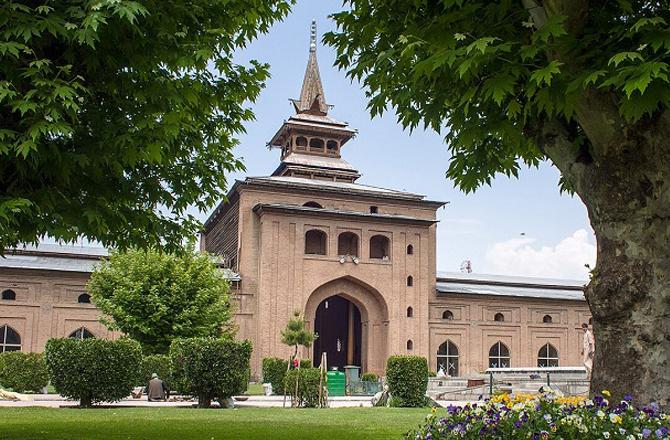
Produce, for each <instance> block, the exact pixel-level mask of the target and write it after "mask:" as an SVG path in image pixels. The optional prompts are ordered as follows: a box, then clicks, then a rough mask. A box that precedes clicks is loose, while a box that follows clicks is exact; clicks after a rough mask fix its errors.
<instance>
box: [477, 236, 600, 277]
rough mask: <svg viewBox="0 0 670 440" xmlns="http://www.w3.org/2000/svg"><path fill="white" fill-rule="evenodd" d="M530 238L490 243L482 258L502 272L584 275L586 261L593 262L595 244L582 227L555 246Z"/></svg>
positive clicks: (593, 264) (494, 269)
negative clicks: (540, 244) (545, 244)
mask: <svg viewBox="0 0 670 440" xmlns="http://www.w3.org/2000/svg"><path fill="white" fill-rule="evenodd" d="M535 242H536V240H535V239H534V238H513V239H511V240H506V241H502V242H499V243H496V244H494V245H493V246H491V247H490V248H489V249H488V250H487V252H486V260H487V262H488V264H489V267H491V269H492V270H491V271H492V272H494V273H497V274H502V275H521V276H537V277H547V278H571V279H579V280H586V279H588V269H587V268H586V267H584V265H585V264H588V265H589V266H591V268H593V267H594V266H595V262H596V246H595V244H593V243H591V242H589V233H588V232H587V231H586V230H585V229H579V230H577V231H575V233H574V234H572V235H571V236H570V237H566V238H564V239H563V240H561V241H560V242H559V243H558V244H556V246H541V247H539V246H533V243H535Z"/></svg>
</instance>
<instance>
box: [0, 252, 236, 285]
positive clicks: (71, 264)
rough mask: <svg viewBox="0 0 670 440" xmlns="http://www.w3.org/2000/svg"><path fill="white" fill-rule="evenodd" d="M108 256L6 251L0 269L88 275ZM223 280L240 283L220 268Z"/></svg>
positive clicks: (93, 253) (0, 258) (234, 275)
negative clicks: (223, 276)
mask: <svg viewBox="0 0 670 440" xmlns="http://www.w3.org/2000/svg"><path fill="white" fill-rule="evenodd" d="M107 256H109V252H108V250H107V249H105V248H103V247H93V246H77V245H60V244H40V245H39V246H25V247H21V248H17V249H10V250H7V251H6V252H5V256H4V257H0V269H2V268H6V269H32V270H49V271H59V272H79V273H91V272H93V268H94V266H95V265H96V264H97V263H98V262H100V260H101V259H103V258H105V257H107ZM222 270H223V272H224V275H225V277H226V279H228V280H230V281H240V275H239V274H237V273H235V272H233V271H232V270H230V269H228V268H222Z"/></svg>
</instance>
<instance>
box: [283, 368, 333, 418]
mask: <svg viewBox="0 0 670 440" xmlns="http://www.w3.org/2000/svg"><path fill="white" fill-rule="evenodd" d="M320 374H321V370H320V369H318V368H300V369H294V370H290V371H289V372H288V373H287V374H286V377H285V378H284V386H285V387H286V392H287V394H288V395H290V396H291V401H292V402H293V406H300V407H305V408H315V407H320V406H322V405H321V403H323V402H319V384H321V385H322V386H323V387H325V386H326V380H325V377H324V379H323V380H321V376H320ZM296 377H298V378H299V380H298V392H297V393H296V388H295V385H296ZM324 396H325V393H324V392H323V390H322V392H321V398H322V399H323V398H324Z"/></svg>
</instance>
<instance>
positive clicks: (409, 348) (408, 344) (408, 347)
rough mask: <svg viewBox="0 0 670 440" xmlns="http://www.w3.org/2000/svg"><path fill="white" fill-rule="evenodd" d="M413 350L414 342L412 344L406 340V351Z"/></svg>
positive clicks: (409, 340)
mask: <svg viewBox="0 0 670 440" xmlns="http://www.w3.org/2000/svg"><path fill="white" fill-rule="evenodd" d="M412 350H414V342H412V340H411V339H408V340H407V351H412Z"/></svg>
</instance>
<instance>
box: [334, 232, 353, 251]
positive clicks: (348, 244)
mask: <svg viewBox="0 0 670 440" xmlns="http://www.w3.org/2000/svg"><path fill="white" fill-rule="evenodd" d="M337 255H351V256H353V257H358V235H356V234H354V233H353V232H343V233H341V234H340V235H339V236H338V237H337Z"/></svg>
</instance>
